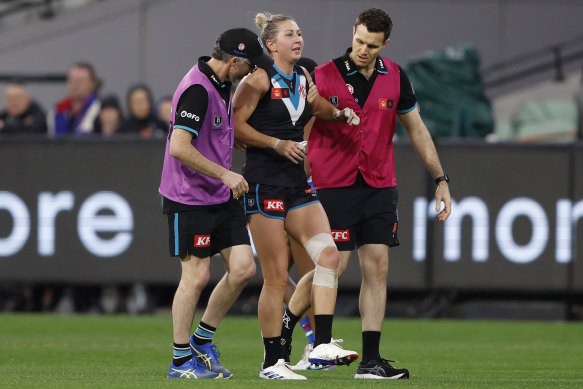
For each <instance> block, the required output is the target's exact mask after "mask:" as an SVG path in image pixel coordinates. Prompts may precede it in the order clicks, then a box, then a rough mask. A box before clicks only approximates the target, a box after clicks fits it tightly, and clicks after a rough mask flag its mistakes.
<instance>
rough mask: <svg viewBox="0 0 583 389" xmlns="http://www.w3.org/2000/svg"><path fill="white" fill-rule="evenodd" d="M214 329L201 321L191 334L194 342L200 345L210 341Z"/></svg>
mask: <svg viewBox="0 0 583 389" xmlns="http://www.w3.org/2000/svg"><path fill="white" fill-rule="evenodd" d="M216 330H217V328H216V327H212V326H210V325H208V324H206V323H204V322H202V321H201V322H200V324H199V325H198V327H196V330H195V331H194V334H193V339H194V344H196V345H197V346H202V345H203V344H205V343H209V342H212V340H213V337H214V336H215V331H216Z"/></svg>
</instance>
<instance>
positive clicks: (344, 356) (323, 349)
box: [308, 339, 358, 365]
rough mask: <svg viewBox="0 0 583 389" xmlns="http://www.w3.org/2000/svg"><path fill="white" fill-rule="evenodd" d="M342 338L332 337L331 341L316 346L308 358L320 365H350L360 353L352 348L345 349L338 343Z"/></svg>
mask: <svg viewBox="0 0 583 389" xmlns="http://www.w3.org/2000/svg"><path fill="white" fill-rule="evenodd" d="M342 342H343V340H342V339H332V340H331V341H330V343H322V344H320V345H318V346H317V347H315V348H314V349H313V350H312V352H310V356H309V357H308V360H309V361H310V363H314V364H318V365H350V364H351V363H352V362H354V361H356V359H357V358H358V353H357V352H356V351H352V350H344V349H343V348H342V347H340V346H339V345H338V344H339V343H342Z"/></svg>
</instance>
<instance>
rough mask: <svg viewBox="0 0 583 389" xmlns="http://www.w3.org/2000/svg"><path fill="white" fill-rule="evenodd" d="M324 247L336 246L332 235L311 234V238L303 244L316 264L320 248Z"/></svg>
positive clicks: (320, 251) (320, 252)
mask: <svg viewBox="0 0 583 389" xmlns="http://www.w3.org/2000/svg"><path fill="white" fill-rule="evenodd" d="M326 247H334V248H336V244H335V243H334V239H332V235H330V234H326V233H321V234H318V235H314V236H312V238H311V239H310V240H308V241H307V242H306V244H305V245H304V248H305V249H306V252H307V253H308V255H309V256H310V258H312V261H313V262H314V264H316V265H317V264H318V260H319V259H320V254H322V250H324V249H325V248H326Z"/></svg>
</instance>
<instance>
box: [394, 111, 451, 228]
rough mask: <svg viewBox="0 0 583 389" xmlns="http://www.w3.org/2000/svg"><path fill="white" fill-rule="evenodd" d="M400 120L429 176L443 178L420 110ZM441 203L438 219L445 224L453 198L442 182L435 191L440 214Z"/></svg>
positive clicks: (405, 115) (403, 115)
mask: <svg viewBox="0 0 583 389" xmlns="http://www.w3.org/2000/svg"><path fill="white" fill-rule="evenodd" d="M399 120H400V121H401V123H402V124H403V127H405V130H406V131H407V134H408V135H409V138H410V139H411V143H412V144H413V147H414V148H415V151H416V152H417V154H418V155H419V157H421V160H422V161H423V164H424V165H425V167H426V168H427V170H428V171H429V174H431V176H432V177H433V178H434V179H435V178H438V177H441V176H443V175H444V172H443V168H442V167H441V163H440V162H439V156H438V155H437V150H436V149H435V144H434V143H433V139H431V135H430V134H429V131H428V130H427V127H426V126H425V124H424V123H423V120H421V116H420V115H419V108H418V107H416V108H415V109H413V110H411V111H409V112H407V113H404V114H399ZM441 202H443V203H444V205H445V206H444V208H443V209H442V210H441V212H440V213H439V216H438V219H439V220H440V221H442V222H444V221H446V220H447V218H448V217H449V215H450V213H451V196H450V194H449V184H448V183H447V181H440V182H439V183H438V184H437V190H436V191H435V210H436V211H438V212H439V209H440V208H441Z"/></svg>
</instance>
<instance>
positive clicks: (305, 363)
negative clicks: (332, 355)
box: [290, 344, 336, 370]
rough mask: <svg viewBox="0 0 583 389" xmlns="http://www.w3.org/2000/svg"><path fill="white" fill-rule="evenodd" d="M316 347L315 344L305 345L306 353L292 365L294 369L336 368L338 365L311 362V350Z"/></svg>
mask: <svg viewBox="0 0 583 389" xmlns="http://www.w3.org/2000/svg"><path fill="white" fill-rule="evenodd" d="M313 349H314V345H313V344H306V347H304V353H303V354H302V359H300V360H299V361H298V363H296V364H295V365H293V366H290V368H291V369H292V370H334V369H336V365H327V366H326V365H316V364H315V363H310V360H309V357H310V352H312V350H313Z"/></svg>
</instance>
